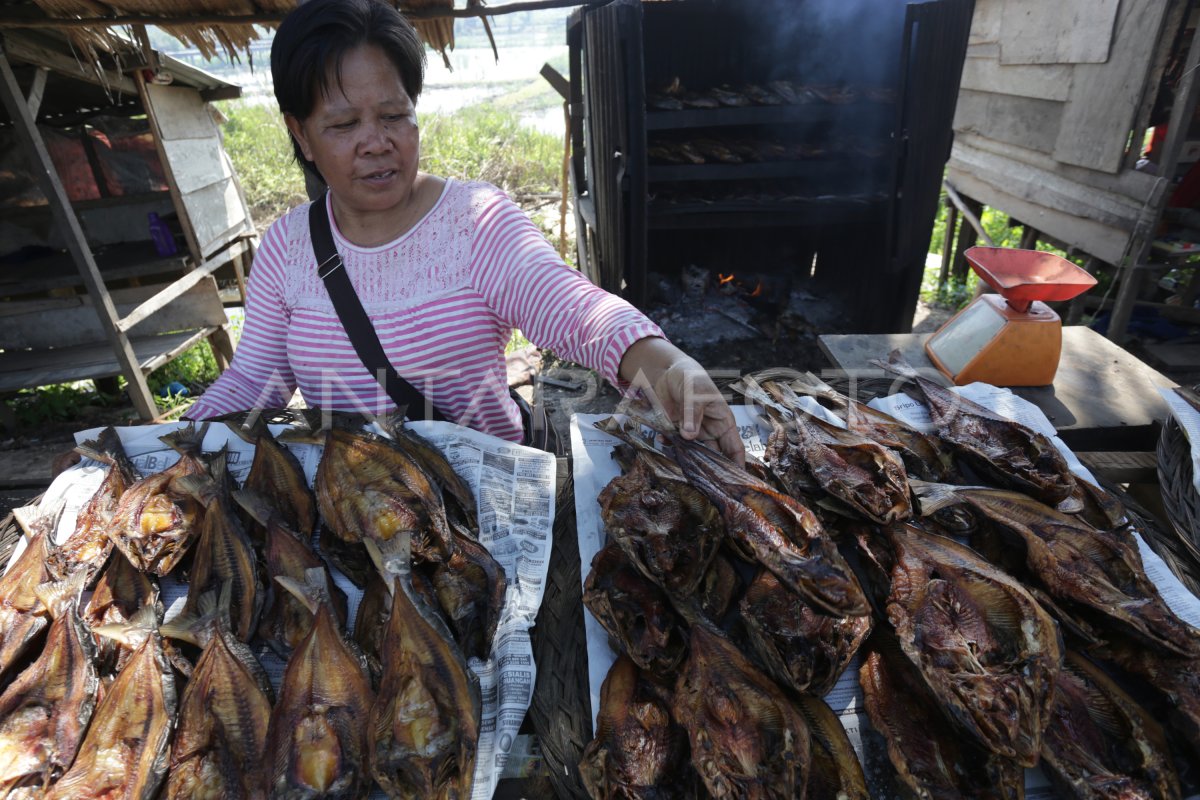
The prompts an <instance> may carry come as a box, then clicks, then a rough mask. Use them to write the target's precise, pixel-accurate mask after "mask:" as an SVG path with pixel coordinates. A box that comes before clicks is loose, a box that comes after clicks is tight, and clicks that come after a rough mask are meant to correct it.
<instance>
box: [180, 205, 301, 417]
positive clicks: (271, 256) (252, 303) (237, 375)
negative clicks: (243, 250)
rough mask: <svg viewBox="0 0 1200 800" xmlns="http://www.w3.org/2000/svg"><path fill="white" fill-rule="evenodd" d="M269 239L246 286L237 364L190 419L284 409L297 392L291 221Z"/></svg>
mask: <svg viewBox="0 0 1200 800" xmlns="http://www.w3.org/2000/svg"><path fill="white" fill-rule="evenodd" d="M287 219H288V218H287V217H286V216H285V217H283V218H282V219H280V220H278V221H277V222H275V224H273V225H272V226H271V227H270V229H269V230H268V231H267V233H266V235H265V236H263V240H262V244H261V245H260V246H259V248H258V250H257V252H256V253H255V254H254V264H253V266H252V268H251V272H250V280H249V282H248V283H247V285H246V319H245V322H244V323H243V325H242V336H241V339H240V341H239V342H238V346H237V352H236V353H235V354H234V357H233V363H232V364H231V365H230V367H229V369H227V370H225V372H224V373H222V374H221V376H220V377H219V378H217V380H216V381H215V382H214V383H213V384H212V385H211V386H209V387H208V389H207V390H206V391H205V392H204V394H203V395H201V396H200V399H199V400H197V401H196V403H195V404H194V405H193V406H192V407H191V408H190V409H188V412H187V414H186V415H185V416H184V418H185V419H209V418H211V417H217V416H220V415H222V414H228V413H230V412H234V411H243V410H246V409H250V408H281V407H283V406H285V405H287V402H288V400H290V399H291V397H292V393H293V392H294V391H295V390H296V378H295V376H293V375H292V368H291V366H290V365H289V364H288V358H287V332H288V325H289V323H290V321H291V312H290V310H289V309H288V308H287V306H286V305H285V304H284V293H283V286H284V280H283V278H284V275H285V273H286V267H287V264H286V258H285V255H286V252H287V251H286V247H285V243H286V241H287V237H286V235H285V234H286V223H287Z"/></svg>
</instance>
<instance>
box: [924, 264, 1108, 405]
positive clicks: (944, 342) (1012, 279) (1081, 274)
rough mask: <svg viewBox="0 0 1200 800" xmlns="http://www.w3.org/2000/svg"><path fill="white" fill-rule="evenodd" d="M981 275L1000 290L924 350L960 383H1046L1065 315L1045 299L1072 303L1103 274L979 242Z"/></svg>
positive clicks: (955, 319) (1055, 360)
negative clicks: (1096, 275) (1052, 307)
mask: <svg viewBox="0 0 1200 800" xmlns="http://www.w3.org/2000/svg"><path fill="white" fill-rule="evenodd" d="M966 257H967V261H968V262H969V263H970V264H971V268H972V269H974V270H975V274H976V275H978V276H979V277H980V278H982V279H983V281H984V283H986V284H987V285H988V286H990V287H992V288H993V289H995V290H996V291H997V292H999V294H984V295H980V296H979V297H977V298H976V299H975V300H974V301H972V303H971V304H970V305H969V306H967V307H966V308H964V309H963V310H962V311H960V312H958V313H957V314H955V315H954V316H953V317H952V318H951V319H950V321H949V322H947V323H946V324H945V325H943V326H942V327H941V328H940V329H939V330H938V332H937V333H935V334H933V336H930V337H929V339H928V341H926V342H925V353H926V355H928V356H929V360H930V361H932V362H933V365H934V366H935V367H937V368H938V369H939V370H940V371H941V372H942V374H944V375H945V376H946V377H948V378H950V379H951V380H952V381H954V383H955V384H956V385H958V386H962V385H963V384H967V383H972V382H974V381H982V382H984V383H990V384H992V385H993V386H1047V385H1049V384H1051V383H1053V382H1054V373H1055V372H1057V371H1058V358H1059V355H1060V354H1061V353H1062V320H1061V319H1060V318H1059V316H1058V314H1056V313H1054V311H1052V310H1051V309H1050V307H1049V306H1047V305H1046V302H1054V301H1062V300H1070V299H1071V298H1073V297H1076V296H1077V295H1080V294H1082V293H1083V292H1086V291H1087V290H1088V289H1090V288H1092V287H1093V286H1095V285H1096V279H1095V278H1093V277H1092V276H1091V275H1089V274H1088V273H1087V272H1085V271H1084V270H1082V269H1080V268H1079V267H1077V266H1075V265H1074V264H1072V263H1071V262H1070V261H1068V260H1066V259H1065V258H1062V257H1061V256H1056V255H1054V254H1053V253H1043V252H1041V251H1039V250H1017V249H1013V248H1008V247H972V248H971V249H969V250H967V252H966Z"/></svg>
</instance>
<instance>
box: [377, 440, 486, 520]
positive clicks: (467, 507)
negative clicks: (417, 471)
mask: <svg viewBox="0 0 1200 800" xmlns="http://www.w3.org/2000/svg"><path fill="white" fill-rule="evenodd" d="M387 431H388V433H390V434H391V435H392V439H393V441H394V442H395V444H396V446H397V447H399V448H400V449H401V450H403V451H404V452H406V453H408V455H409V457H410V458H412V459H413V460H414V461H416V462H417V463H419V464H420V465H421V466H422V467H424V468H425V471H426V472H427V473H429V475H430V477H432V478H433V479H434V480H435V481H436V482H437V484H438V486H440V487H441V489H442V492H443V494H444V495H445V496H446V497H447V498H448V499H449V500H450V501H451V502H450V503H449V504H448V505H447V510H448V511H452V512H454V513H453V514H452V516H454V517H455V518H456V519H457V520H458V521H459V522H460V523H461V524H462V525H463V526H464V527H465V529H466V531H467V533H468V534H469V535H470V536H471V537H472V538H478V537H477V536H476V533H475V531H476V530H477V529H478V527H479V522H478V519H479V508H478V504H477V503H476V501H475V493H474V492H473V491H471V487H470V486H469V485H468V484H467V482H466V481H465V480H463V478H462V476H461V475H459V474H458V473H457V472H456V471H455V470H454V467H453V466H452V465H451V464H450V461H449V460H448V459H447V458H446V456H445V454H444V453H442V451H441V450H439V449H438V448H437V447H436V446H435V445H434V444H433V442H431V441H429V440H428V439H426V438H425V437H424V436H421V435H420V434H418V433H417V432H416V431H414V430H413V429H412V428H409V427H408V426H406V425H404V420H403V419H402V418H401V419H399V420H397V419H396V418H395V417H393V418H392V419H391V420H389V424H388V426H387Z"/></svg>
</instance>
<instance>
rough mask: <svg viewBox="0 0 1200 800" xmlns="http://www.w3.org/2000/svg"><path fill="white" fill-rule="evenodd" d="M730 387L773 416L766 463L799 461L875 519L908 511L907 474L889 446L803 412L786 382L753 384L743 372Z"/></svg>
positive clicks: (889, 518) (881, 520)
mask: <svg viewBox="0 0 1200 800" xmlns="http://www.w3.org/2000/svg"><path fill="white" fill-rule="evenodd" d="M735 388H737V389H738V391H740V392H742V393H743V394H745V395H746V397H747V398H748V399H750V400H752V401H754V402H756V403H759V404H760V405H762V406H763V407H764V409H765V410H766V412H767V414H768V415H770V416H774V417H775V418H776V419H777V421H778V424H777V425H776V426H775V429H774V430H773V431H772V433H771V438H770V440H769V441H768V442H767V451H766V460H767V463H768V464H770V465H771V466H772V467H775V465H776V463H777V462H779V463H781V464H787V465H790V464H792V463H793V462H799V463H800V464H802V465H803V467H802V468H803V469H805V470H807V471H808V473H809V474H811V475H812V476H813V478H814V479H815V480H816V482H817V484H818V485H819V486H820V487H821V489H822V490H824V491H825V492H827V493H828V494H829V495H830V496H832V497H834V498H836V499H837V500H840V501H842V502H843V503H846V504H847V505H849V506H851V507H852V508H854V509H856V510H857V511H858V512H859V513H861V514H862V515H863V516H865V517H866V518H867V519H869V520H872V521H873V522H877V523H879V524H880V525H888V524H890V523H893V522H899V521H903V520H905V519H908V518H910V517H911V516H912V505H911V503H910V502H909V489H908V474H907V473H906V472H905V469H904V461H903V460H902V459H901V458H900V456H899V455H898V454H896V453H895V452H894V451H892V450H889V449H888V448H886V447H884V446H882V445H880V444H879V443H877V442H875V441H873V440H872V439H869V438H867V437H865V436H862V435H860V434H857V433H854V432H853V431H849V430H845V429H842V428H838V427H837V426H835V425H832V424H830V423H828V422H826V421H825V420H823V419H820V418H819V417H816V416H813V415H812V414H810V413H808V412H807V411H806V410H805V409H804V408H803V407H802V406H801V404H800V398H799V397H798V396H797V395H796V393H795V392H794V391H792V389H791V387H790V386H788V385H787V384H786V383H779V382H776V381H767V382H766V383H765V384H763V385H762V386H759V384H758V383H757V381H755V380H754V378H753V377H752V376H750V375H746V376H744V377H743V378H742V380H741V382H740V384H737V385H735ZM789 471H790V470H789Z"/></svg>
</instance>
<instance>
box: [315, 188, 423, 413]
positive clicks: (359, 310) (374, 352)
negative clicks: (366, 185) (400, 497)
mask: <svg viewBox="0 0 1200 800" xmlns="http://www.w3.org/2000/svg"><path fill="white" fill-rule="evenodd" d="M308 229H309V233H311V234H312V243H313V252H314V253H316V255H317V275H318V276H320V278H321V280H322V281H324V282H325V290H326V291H327V292H329V299H330V300H332V301H333V310H334V311H336V312H337V315H338V318H339V319H340V320H341V321H342V327H343V328H345V329H346V335H347V336H349V337H350V343H351V344H352V345H354V352H356V353H358V357H359V359H360V360H361V361H362V363H363V366H364V367H366V368H367V371H368V372H370V373H371V374H372V375H374V376H375V379H376V380H378V381H379V383H380V384H381V385H382V386H383V390H384V391H385V392H387V395H388V397H390V398H392V402H393V403H395V404H396V408H398V409H400V411H401V412H403V413H404V414H405V415H406V416H407V417H408V418H409V419H410V420H421V419H435V420H443V421H444V420H445V419H446V418H445V417H444V416H442V413H441V412H440V411H438V410H437V408H435V407H433V406H432V404H431V405H429V408H430V409H432V411H433V415H432V416H431V417H426V416H425V411H426V403H425V396H424V395H422V394H421V393H420V392H419V391H417V389H416V387H415V386H413V385H412V384H411V383H409V382H408V381H406V380H404V378H402V377H400V375H399V374H397V372H396V369H395V367H393V366H392V362H391V361H389V360H388V357H387V354H386V353H384V352H383V345H382V344H380V343H379V336H378V334H376V333H375V326H373V325H372V324H371V318H370V317H368V316H367V312H366V309H364V308H363V305H362V302H361V301H360V300H359V299H358V295H357V294H356V293H355V292H354V287H353V286H352V285H351V284H350V276H348V275H347V274H346V270H345V269H343V267H342V257H341V255H339V254H338V251H337V247H336V246H334V243H333V230H332V229H331V228H330V226H329V212H328V211H327V210H326V208H325V194H322V195H321V197H320V198H318V199H317V200H315V201H314V202H313V204H312V205H311V206H310V207H309V210H308Z"/></svg>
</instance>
